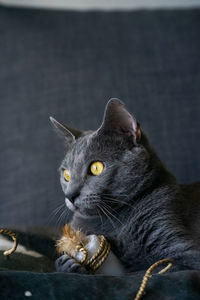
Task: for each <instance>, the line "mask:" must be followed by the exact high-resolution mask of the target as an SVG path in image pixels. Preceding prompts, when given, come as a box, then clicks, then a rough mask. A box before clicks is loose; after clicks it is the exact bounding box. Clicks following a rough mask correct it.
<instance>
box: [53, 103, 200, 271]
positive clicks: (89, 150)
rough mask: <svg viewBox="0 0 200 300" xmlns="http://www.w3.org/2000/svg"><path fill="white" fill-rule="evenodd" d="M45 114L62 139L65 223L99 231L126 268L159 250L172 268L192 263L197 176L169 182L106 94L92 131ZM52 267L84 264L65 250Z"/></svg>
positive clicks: (199, 257) (195, 261) (197, 237)
mask: <svg viewBox="0 0 200 300" xmlns="http://www.w3.org/2000/svg"><path fill="white" fill-rule="evenodd" d="M51 121H52V123H53V124H54V126H55V127H56V129H57V130H58V131H59V132H60V133H62V135H63V136H64V137H65V139H66V140H67V149H66V150H67V153H66V156H65V158H64V160H63V162H62V164H61V167H60V180H61V185H62V189H63V192H64V194H65V203H66V205H67V207H68V208H69V209H70V210H71V211H73V218H72V221H71V226H72V227H73V228H75V229H76V228H81V229H82V230H83V231H84V232H85V233H86V234H91V233H93V234H102V235H104V236H105V237H106V238H107V239H108V240H109V241H110V243H111V247H112V251H113V252H114V253H115V254H116V256H117V257H118V258H119V260H120V261H121V263H122V264H123V266H124V269H125V270H126V272H134V271H138V270H144V269H147V268H148V267H149V266H150V265H151V264H152V263H154V262H155V261H157V260H159V259H163V258H166V257H171V258H173V259H174V261H175V264H176V269H200V188H199V184H196V185H194V186H193V187H192V186H181V185H179V184H178V183H177V181H176V179H175V177H174V176H173V175H172V174H171V173H170V172H169V171H168V170H167V169H166V167H165V166H164V164H163V163H162V162H161V161H160V159H159V158H158V156H157V154H156V152H155V151H154V149H153V148H152V146H151V145H150V143H149V141H148V139H147V137H146V135H145V133H144V132H143V131H142V130H141V129H140V126H139V124H138V123H137V121H136V119H135V118H134V116H133V115H132V114H131V113H130V112H129V111H128V110H127V108H126V107H125V105H124V104H123V103H122V102H121V101H120V100H118V99H111V100H110V101H109V102H108V104H107V106H106V109H105V113H104V119H103V123H102V125H101V126H100V128H99V129H98V130H97V131H88V132H81V131H78V130H74V129H71V128H69V127H67V126H65V125H63V124H61V123H59V122H57V121H56V120H55V119H53V118H51ZM65 170H67V171H65ZM95 172H96V173H95ZM194 188H196V189H198V188H199V194H198V199H195V198H194V197H192V193H193V192H190V190H191V191H194ZM56 268H57V271H62V272H79V273H84V272H86V270H85V269H84V268H83V267H81V266H80V265H79V264H78V263H77V262H76V261H75V260H74V259H71V258H70V257H68V256H67V255H63V256H61V257H60V258H58V259H57V261H56Z"/></svg>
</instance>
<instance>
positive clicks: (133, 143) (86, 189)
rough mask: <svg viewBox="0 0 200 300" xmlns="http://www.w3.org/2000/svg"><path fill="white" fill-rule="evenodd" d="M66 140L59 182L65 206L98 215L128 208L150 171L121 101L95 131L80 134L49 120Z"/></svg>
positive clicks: (111, 106) (110, 106)
mask: <svg viewBox="0 0 200 300" xmlns="http://www.w3.org/2000/svg"><path fill="white" fill-rule="evenodd" d="M51 121H52V123H53V124H54V126H55V127H56V129H57V130H58V131H59V132H60V133H62V134H63V135H64V137H65V139H67V153H66V155H65V157H64V160H63V161H62V164H61V166H60V181H61V186H62V189H63V192H64V194H65V203H66V205H67V207H68V208H69V209H70V210H72V211H74V212H75V213H77V214H80V215H81V216H84V215H85V216H96V215H99V214H102V213H103V212H104V213H105V212H106V211H107V210H108V209H117V208H120V206H122V205H124V204H126V203H128V201H129V198H131V196H132V194H133V192H134V193H135V190H136V189H137V188H138V185H139V184H140V183H141V182H142V178H143V177H144V175H145V170H147V168H148V161H149V155H148V151H146V148H145V147H144V145H143V143H141V141H142V139H144V136H142V134H141V131H140V128H139V125H138V123H137V122H136V120H135V118H134V117H133V116H132V115H131V114H130V113H129V112H128V110H127V109H126V108H125V106H124V104H123V103H122V102H121V101H119V100H118V99H111V100H110V101H109V102H108V104H107V106H106V109H105V113H104V119H103V123H102V125H101V127H100V128H99V129H98V130H97V131H93V132H92V131H90V132H80V131H78V130H73V129H72V128H70V129H69V127H66V126H65V125H63V124H61V123H58V122H57V121H56V120H55V119H53V118H51Z"/></svg>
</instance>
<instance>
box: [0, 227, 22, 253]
mask: <svg viewBox="0 0 200 300" xmlns="http://www.w3.org/2000/svg"><path fill="white" fill-rule="evenodd" d="M1 233H2V234H7V235H9V236H11V238H12V239H13V242H14V244H13V247H12V248H11V249H9V250H6V251H4V252H3V255H5V256H8V255H10V254H12V253H13V252H15V250H16V249H17V245H18V240H17V235H16V233H14V232H13V231H11V230H9V229H0V234H1Z"/></svg>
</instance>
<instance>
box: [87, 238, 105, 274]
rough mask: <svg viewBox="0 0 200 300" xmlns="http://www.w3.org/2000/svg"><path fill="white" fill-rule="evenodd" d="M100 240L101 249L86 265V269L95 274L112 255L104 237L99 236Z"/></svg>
mask: <svg viewBox="0 0 200 300" xmlns="http://www.w3.org/2000/svg"><path fill="white" fill-rule="evenodd" d="M98 238H99V240H100V245H99V249H98V250H97V252H96V253H95V254H94V255H93V256H92V257H91V258H90V259H89V260H88V261H86V262H85V263H84V265H85V267H86V268H87V269H88V270H90V271H93V272H94V271H96V270H97V269H98V268H99V267H100V266H101V265H102V263H103V262H104V261H105V259H106V258H107V257H108V255H109V253H110V244H109V243H108V242H107V241H106V239H105V238H104V237H103V236H102V235H101V236H98Z"/></svg>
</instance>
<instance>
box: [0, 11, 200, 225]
mask: <svg viewBox="0 0 200 300" xmlns="http://www.w3.org/2000/svg"><path fill="white" fill-rule="evenodd" d="M199 31H200V11H199V10H185V11H184V10H183V11H136V12H109V13H105V12H89V13H86V12H85V13H80V12H72V11H71V12H70V11H69V12H56V11H39V10H35V11H34V10H22V9H11V8H10V9H8V8H3V7H0V104H1V105H0V116H1V117H0V132H1V137H0V170H1V172H0V223H1V225H22V224H23V225H37V224H47V223H48V222H49V220H50V214H51V212H52V211H53V209H54V208H56V207H57V206H58V205H59V204H60V203H63V201H64V197H63V195H62V192H61V189H60V186H59V179H58V172H57V168H58V166H59V163H60V160H61V159H62V157H63V153H64V147H63V145H62V142H61V141H60V140H59V139H58V138H57V137H56V135H55V133H54V132H53V130H52V127H51V126H50V123H49V115H53V116H55V117H56V118H57V119H58V120H60V121H63V122H66V123H68V124H71V125H74V126H76V127H80V128H82V129H95V128H97V127H98V126H99V125H100V123H101V120H102V114H103V110H104V106H105V104H106V102H107V100H108V99H109V98H110V97H118V98H121V99H122V100H123V101H124V102H126V104H127V105H128V107H129V108H130V109H131V110H132V111H133V113H134V114H135V116H136V117H137V119H138V120H139V122H140V124H141V125H142V127H143V128H144V129H145V130H146V131H147V132H148V134H149V136H150V138H151V141H152V143H153V145H154V146H155V148H156V149H157V151H158V153H159V154H160V156H161V158H162V159H163V160H164V161H165V163H166V164H167V166H168V167H169V169H171V170H172V171H173V173H174V174H175V175H176V176H177V178H178V180H179V181H180V182H181V183H183V182H184V183H189V182H193V181H196V180H200V155H199V148H200V118H199V116H200V96H199V95H200V59H199V55H200V38H199V37H200V32H199ZM55 220H56V217H54V218H53V220H52V222H55Z"/></svg>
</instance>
